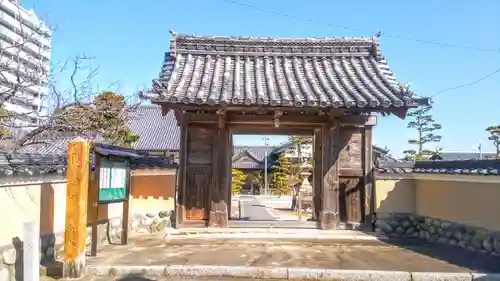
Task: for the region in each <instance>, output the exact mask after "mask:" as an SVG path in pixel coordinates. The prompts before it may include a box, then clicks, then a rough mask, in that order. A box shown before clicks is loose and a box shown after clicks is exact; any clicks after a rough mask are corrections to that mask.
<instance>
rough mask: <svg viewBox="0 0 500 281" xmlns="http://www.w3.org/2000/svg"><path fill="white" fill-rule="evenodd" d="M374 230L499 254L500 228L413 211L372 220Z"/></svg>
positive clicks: (395, 235)
mask: <svg viewBox="0 0 500 281" xmlns="http://www.w3.org/2000/svg"><path fill="white" fill-rule="evenodd" d="M376 227H377V229H376V230H377V231H379V232H382V233H384V234H386V235H387V236H392V237H409V238H418V239H422V240H426V241H429V242H436V243H442V244H448V245H451V246H456V247H461V248H466V249H469V250H473V251H479V252H483V253H489V254H493V255H500V232H497V231H490V230H487V229H484V228H479V227H472V226H467V225H464V224H459V223H455V222H451V221H446V220H441V219H436V218H430V217H425V216H420V215H415V214H401V213H395V214H391V215H390V216H389V217H385V218H379V219H377V221H376Z"/></svg>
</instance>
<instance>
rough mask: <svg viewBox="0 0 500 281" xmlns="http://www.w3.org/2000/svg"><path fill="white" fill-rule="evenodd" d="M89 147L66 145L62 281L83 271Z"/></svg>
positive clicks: (78, 141)
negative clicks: (66, 168) (63, 278)
mask: <svg viewBox="0 0 500 281" xmlns="http://www.w3.org/2000/svg"><path fill="white" fill-rule="evenodd" d="M90 145H91V144H90V142H89V141H88V140H84V139H81V138H77V139H74V140H72V141H70V142H69V144H68V170H67V172H66V173H67V174H66V177H67V184H66V186H67V187H66V188H67V193H66V229H65V231H64V269H63V277H67V278H80V277H81V276H82V274H83V271H84V269H85V238H86V234H87V200H88V186H89V175H90Z"/></svg>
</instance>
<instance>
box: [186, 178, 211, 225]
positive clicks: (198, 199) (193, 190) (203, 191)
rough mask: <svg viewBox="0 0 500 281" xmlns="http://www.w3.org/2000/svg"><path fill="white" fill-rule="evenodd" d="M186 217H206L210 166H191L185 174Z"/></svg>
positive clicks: (191, 218)
mask: <svg viewBox="0 0 500 281" xmlns="http://www.w3.org/2000/svg"><path fill="white" fill-rule="evenodd" d="M186 179H187V181H186V195H187V196H188V198H186V219H187V220H205V219H208V211H209V209H208V208H209V201H208V200H209V188H210V182H211V170H210V168H194V169H193V168H192V169H191V170H190V171H187V174H186Z"/></svg>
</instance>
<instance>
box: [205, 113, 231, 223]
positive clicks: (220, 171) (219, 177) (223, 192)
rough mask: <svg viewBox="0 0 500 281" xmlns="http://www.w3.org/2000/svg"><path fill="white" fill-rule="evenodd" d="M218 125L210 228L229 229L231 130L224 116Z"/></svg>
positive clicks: (211, 194)
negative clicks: (228, 196) (228, 194)
mask: <svg viewBox="0 0 500 281" xmlns="http://www.w3.org/2000/svg"><path fill="white" fill-rule="evenodd" d="M219 119H220V120H219V122H218V124H217V136H216V139H215V142H214V146H213V147H214V154H213V155H214V157H213V170H212V171H213V172H212V173H213V174H212V176H213V177H215V179H214V181H213V182H214V185H212V190H211V192H210V198H211V200H210V217H209V226H210V227H220V228H227V227H228V201H227V186H228V180H229V177H230V174H229V173H228V171H229V170H228V167H227V165H228V161H227V157H228V154H229V153H230V152H229V145H230V141H229V136H230V134H229V130H228V128H227V126H225V121H224V119H223V116H222V115H219Z"/></svg>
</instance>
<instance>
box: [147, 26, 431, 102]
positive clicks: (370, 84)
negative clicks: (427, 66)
mask: <svg viewBox="0 0 500 281" xmlns="http://www.w3.org/2000/svg"><path fill="white" fill-rule="evenodd" d="M143 95H144V96H145V97H146V98H149V99H151V100H152V101H153V102H155V103H170V104H180V105H182V104H185V105H186V104H187V105H209V106H231V105H233V106H256V105H260V106H272V107H286V106H288V107H320V108H321V107H337V108H356V107H357V108H366V109H370V108H372V109H383V108H395V107H396V108H397V107H415V106H418V105H419V104H421V103H427V102H428V100H427V99H425V98H420V97H418V96H416V95H415V94H414V93H412V92H411V91H409V89H408V87H407V86H404V85H402V84H400V83H399V82H398V81H397V80H396V77H395V75H394V73H393V72H392V71H391V70H390V68H389V67H388V65H387V62H386V60H385V59H384V57H383V56H382V54H381V52H380V48H379V43H378V39H377V38H371V37H370V38H260V37H259V38H251V37H211V36H193V35H178V34H176V33H172V39H171V42H170V52H168V53H166V54H165V59H164V63H163V68H162V70H161V73H160V75H159V78H157V79H154V80H153V87H152V90H151V91H149V92H148V93H145V94H143Z"/></svg>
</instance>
